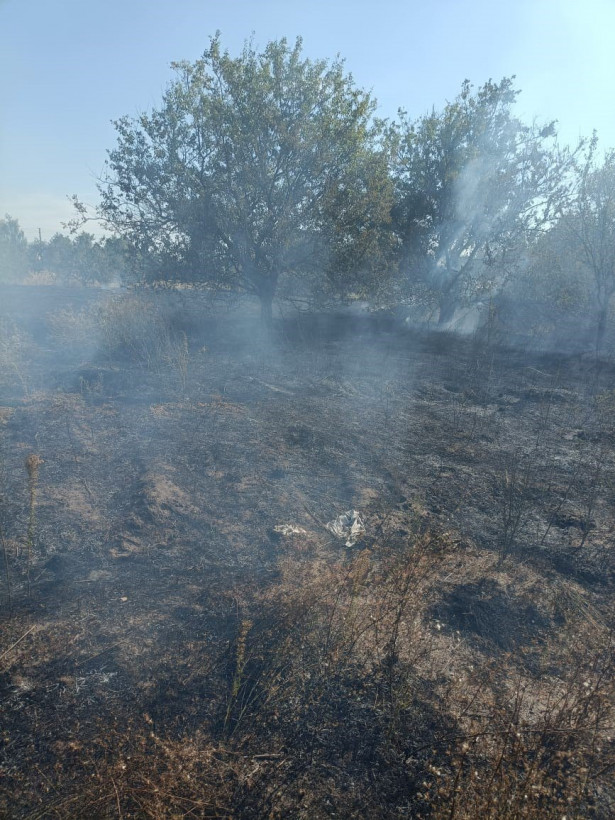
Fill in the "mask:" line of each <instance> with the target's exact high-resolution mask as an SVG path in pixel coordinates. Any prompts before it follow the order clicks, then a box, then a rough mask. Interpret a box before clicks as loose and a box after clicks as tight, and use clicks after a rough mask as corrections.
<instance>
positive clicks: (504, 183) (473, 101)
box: [395, 78, 570, 322]
mask: <svg viewBox="0 0 615 820" xmlns="http://www.w3.org/2000/svg"><path fill="white" fill-rule="evenodd" d="M513 79H514V78H504V79H503V80H501V82H500V83H494V82H492V81H489V82H487V83H485V85H483V86H482V87H481V88H479V89H478V91H476V92H473V91H472V86H471V85H470V83H469V82H468V81H467V80H466V81H465V82H464V83H463V85H462V89H461V93H460V94H459V96H458V97H457V98H456V99H455V100H454V101H453V102H451V103H447V105H446V106H445V107H444V109H443V110H442V111H441V112H436V111H435V110H434V111H432V112H431V113H430V114H428V115H425V116H423V117H421V118H420V119H418V120H416V121H415V122H409V121H408V120H407V118H406V117H405V115H402V120H401V128H400V133H399V149H398V160H397V167H396V171H395V178H396V184H397V202H396V207H395V225H396V228H397V230H398V232H399V234H400V237H401V240H402V243H403V248H404V263H405V266H406V269H407V270H408V271H410V272H412V271H414V272H416V271H417V270H418V271H419V272H420V273H421V274H422V276H423V278H424V279H426V280H427V281H428V282H429V284H430V285H431V286H432V287H433V288H434V289H435V291H436V292H437V294H438V302H439V319H440V321H441V322H446V321H448V320H449V319H450V318H451V317H452V315H453V313H454V311H455V309H456V307H458V306H459V304H460V303H462V302H463V299H464V297H468V296H473V297H476V295H477V293H480V291H481V289H485V288H489V287H492V286H493V285H494V283H495V281H496V280H497V279H498V278H499V279H500V280H501V279H502V277H503V276H505V274H506V270H507V268H510V266H512V265H513V263H514V261H515V260H516V259H518V258H519V253H520V250H522V248H523V243H524V241H525V240H526V239H527V236H528V233H529V232H532V231H534V230H536V229H537V228H538V227H539V226H541V225H544V224H545V223H548V222H549V220H551V219H552V218H553V217H554V215H555V212H556V209H557V206H558V204H559V202H560V199H561V197H562V196H564V195H565V194H566V191H567V186H568V181H567V176H566V169H567V167H569V165H570V155H569V154H568V153H567V152H560V151H559V150H558V149H557V144H556V142H555V128H554V125H553V124H549V125H547V126H544V127H537V126H527V125H524V124H523V123H522V122H520V121H519V120H518V119H517V118H516V117H514V116H513V113H512V107H513V104H514V102H515V100H516V97H517V95H518V93H519V92H518V91H516V90H515V89H514V86H513ZM500 284H501V281H500Z"/></svg>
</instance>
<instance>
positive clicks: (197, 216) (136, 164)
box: [100, 36, 392, 320]
mask: <svg viewBox="0 0 615 820" xmlns="http://www.w3.org/2000/svg"><path fill="white" fill-rule="evenodd" d="M301 50H302V43H301V40H300V39H298V40H297V41H296V43H295V45H294V46H293V47H291V46H289V45H288V43H287V41H286V40H284V39H282V40H280V41H277V42H271V43H269V44H268V45H267V46H266V48H265V49H264V50H263V51H262V53H257V51H256V50H255V49H254V47H253V46H252V44H246V45H245V46H244V49H243V51H242V53H241V55H240V56H239V57H237V58H232V57H231V56H229V54H228V52H223V51H222V50H221V46H220V41H219V37H218V36H216V37H215V38H214V39H213V40H212V42H211V45H210V48H209V49H208V50H207V51H205V53H204V54H203V56H202V58H201V59H200V60H197V61H196V62H194V63H188V62H182V63H177V64H174V66H173V67H174V70H175V72H176V75H177V77H176V80H175V81H174V82H173V83H172V84H171V85H170V87H169V88H168V89H167V91H166V93H165V94H164V97H163V102H162V105H161V107H160V108H158V109H156V110H153V111H152V112H151V113H150V114H144V115H142V116H140V117H138V118H137V119H136V120H135V119H129V118H123V119H121V120H119V121H118V122H117V123H116V129H117V135H118V141H117V146H116V148H115V149H114V150H112V151H111V152H110V154H109V160H108V167H107V175H106V178H105V180H104V181H103V183H102V184H101V188H100V190H101V194H102V204H101V207H100V214H101V216H102V217H103V219H104V220H105V221H106V223H107V224H108V225H109V226H111V227H112V228H113V229H114V230H115V231H117V232H118V233H119V234H120V235H121V236H123V237H125V238H127V239H128V240H129V241H130V243H131V244H132V246H133V247H134V248H135V249H137V250H138V251H139V252H140V253H141V255H142V258H143V259H144V260H145V259H149V260H151V259H154V260H155V261H156V264H155V265H154V269H153V271H152V272H151V273H152V275H154V276H158V277H160V278H165V279H173V278H182V279H189V280H192V281H197V282H209V283H212V284H215V285H217V286H221V287H224V288H233V289H237V288H239V289H242V290H244V291H246V292H248V293H252V294H254V295H256V296H257V297H258V298H259V299H260V301H261V305H262V311H263V316H264V318H265V319H266V320H270V318H271V305H272V299H273V297H274V294H275V293H276V290H277V288H278V285H279V283H280V280H281V279H289V278H292V279H294V280H295V281H297V282H299V283H302V284H303V285H304V286H308V287H310V288H316V289H317V290H319V291H320V292H326V291H338V292H339V291H342V292H344V291H345V292H347V291H349V290H353V289H354V290H355V291H356V290H360V289H361V288H362V287H363V286H365V282H367V281H370V282H372V280H373V277H374V275H376V274H377V273H378V271H380V269H384V268H386V265H387V264H388V259H389V255H388V249H389V246H388V244H387V243H388V242H390V233H388V231H387V224H388V221H389V214H390V207H391V204H392V184H391V182H390V180H389V176H388V163H387V157H386V154H385V151H384V150H383V148H382V147H381V142H380V137H381V135H382V129H381V128H380V127H379V126H378V125H377V124H374V122H373V119H372V116H373V112H374V108H375V102H374V101H373V100H372V99H371V98H370V95H369V94H367V93H365V92H364V91H362V90H360V89H358V88H356V87H355V85H354V82H353V79H352V77H351V76H350V75H348V74H345V73H344V66H343V63H342V62H341V61H339V60H338V61H335V62H333V63H328V62H326V61H311V60H308V59H304V58H303V57H302V53H301ZM372 283H373V282H372Z"/></svg>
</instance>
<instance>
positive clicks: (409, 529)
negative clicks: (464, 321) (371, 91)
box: [0, 288, 615, 818]
mask: <svg viewBox="0 0 615 820" xmlns="http://www.w3.org/2000/svg"><path fill="white" fill-rule="evenodd" d="M2 297H3V298H2V301H1V302H0V314H2V315H1V316H0V321H1V322H2V323H3V324H2V325H1V327H0V330H2V332H3V334H4V335H3V341H2V346H0V357H1V358H2V361H1V362H0V383H1V392H0V405H1V406H0V447H1V449H0V458H1V462H0V471H1V472H0V478H1V484H0V496H1V498H0V525H1V539H2V544H1V546H2V555H1V556H0V558H1V559H2V569H1V572H0V624H1V633H0V716H1V717H0V720H1V724H0V732H1V736H0V744H1V745H0V814H1V815H2V816H5V817H20V818H21V817H27V818H35V817H36V818H42V817H54V818H74V817H84V818H86V817H87V818H95V817H101V818H108V817H109V818H110V817H120V818H128V817H155V818H158V817H160V818H162V817H169V818H179V817H237V818H240V817H249V818H252V817H255V818H260V817H263V818H265V817H302V818H319V817H383V818H384V817H387V818H389V817H390V818H393V817H450V818H454V817H460V818H462V817H463V818H471V817H476V816H479V815H481V814H482V815H483V816H485V817H493V818H499V817H510V818H513V817H515V818H516V817H518V818H529V817H536V818H538V817H562V816H564V815H566V816H567V817H595V818H607V817H610V816H613V813H614V811H615V790H614V788H613V762H614V760H615V748H614V740H613V738H614V735H613V731H614V728H613V725H614V724H613V698H612V695H613V692H612V686H613V675H612V659H613V658H612V643H611V636H612V630H613V589H614V587H613V585H614V581H615V562H614V560H613V556H614V552H613V534H614V527H615V507H614V501H615V379H614V377H615V364H614V363H613V362H611V361H609V360H607V359H604V360H596V359H595V358H592V357H590V356H585V357H582V356H575V357H572V356H565V355H559V354H556V353H544V352H543V353H537V352H533V351H532V349H531V346H529V345H528V346H526V347H524V348H520V347H515V348H512V347H507V346H506V345H504V344H502V343H501V342H502V340H500V343H499V344H495V343H494V342H493V340H492V339H491V340H490V342H489V344H488V343H487V342H486V340H485V339H482V338H481V337H480V336H479V335H477V336H472V337H460V336H457V335H455V334H445V333H436V332H433V331H431V332H428V331H421V332H419V331H416V330H409V329H407V328H403V327H399V326H397V325H395V324H394V323H387V322H384V321H382V320H375V319H372V318H370V317H363V318H357V317H354V318H352V317H349V316H348V315H346V316H339V315H338V316H316V317H315V316H301V317H293V318H286V319H284V320H281V319H280V320H278V322H277V323H276V326H275V328H274V331H273V334H272V335H264V334H263V333H262V331H261V330H260V328H259V325H258V322H257V320H256V319H255V317H254V314H253V312H252V311H251V309H250V308H249V307H246V306H244V305H238V306H237V305H234V306H231V307H228V306H222V307H221V306H216V305H213V306H212V305H210V304H209V303H207V302H206V300H205V299H204V298H203V297H200V296H198V295H194V294H192V295H188V296H183V297H180V296H178V295H177V294H169V293H165V292H162V293H159V294H154V295H147V296H146V297H140V296H138V295H137V296H134V295H114V294H111V295H110V294H101V293H99V292H96V291H86V290H83V291H79V290H74V291H64V290H61V289H59V288H58V289H56V288H49V289H35V288H22V289H18V288H17V289H15V288H13V289H6V291H5V292H4V293H3V294H2ZM122 299H130V300H132V302H131V303H130V310H128V311H122V310H121V309H119V308H117V306H118V305H119V304H120V303H121V300H122ZM141 300H142V301H141ZM102 303H104V304H106V305H107V308H106V310H107V313H106V314H105V316H106V318H105V321H106V322H107V326H106V329H105V328H103V329H104V330H105V332H104V333H101V319H100V316H99V314H98V313H97V310H98V306H99V305H100V304H102ZM152 305H153V307H152ZM141 309H143V310H144V315H145V320H144V321H141V320H140V319H138V317H137V318H135V311H139V310H141ZM148 311H149V312H148ZM151 311H153V313H152V312H151ZM148 317H149V318H151V317H153V319H152V321H151V322H150V321H149V319H148ZM110 322H111V325H109V323H110ZM113 322H116V324H113ZM119 323H123V324H124V325H126V324H128V325H130V324H131V323H134V326H130V327H129V328H128V331H129V332H128V333H123V332H122V333H119V332H118V328H119V327H120V324H119ZM144 328H147V329H146V330H144ZM123 330H125V328H123ZM131 334H132V335H131ZM156 334H158V337H159V338H157V337H156ZM145 337H146V338H145ZM116 342H117V343H116ZM32 455H36V456H38V457H39V458H40V459H41V460H42V462H41V463H40V464H39V465H36V466H34V467H33V466H32V462H30V465H31V466H30V470H29V471H28V469H26V459H27V458H28V457H29V456H32ZM352 509H356V510H358V511H359V513H360V514H361V516H362V519H363V521H364V525H365V533H364V535H363V536H362V537H361V538H360V539H359V541H358V542H357V543H356V544H354V545H353V546H350V547H347V546H346V545H345V543H344V541H343V540H340V539H338V538H336V537H335V536H334V535H333V534H332V533H331V532H330V531H329V530H328V529H327V528H326V523H327V522H329V521H331V520H332V519H334V518H336V517H337V516H338V515H340V514H341V513H343V512H345V511H347V510H352ZM283 525H292V526H293V527H294V528H295V530H296V531H295V532H288V531H286V533H284V532H282V531H281V529H280V528H281V527H282V526H283ZM276 528H277V529H276Z"/></svg>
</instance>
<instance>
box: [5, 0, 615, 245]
mask: <svg viewBox="0 0 615 820" xmlns="http://www.w3.org/2000/svg"><path fill="white" fill-rule="evenodd" d="M217 29H220V31H221V32H222V43H223V45H224V46H226V47H228V48H229V50H230V51H231V53H237V52H238V51H239V50H240V49H241V46H242V44H243V42H244V40H245V39H246V38H248V37H250V35H251V34H252V33H254V35H255V41H256V43H257V45H260V46H262V45H265V43H266V42H267V41H269V40H271V39H274V38H279V37H282V36H287V37H288V38H289V39H290V40H292V41H294V39H295V37H296V36H297V35H301V36H302V37H303V40H304V51H305V53H306V55H307V56H310V57H314V58H320V57H325V58H333V57H335V56H336V54H338V53H339V54H340V55H341V56H342V57H344V58H345V59H346V67H347V69H348V70H349V71H350V72H352V74H353V75H354V77H355V80H356V82H357V83H358V84H359V85H360V86H363V87H365V88H369V89H371V90H372V91H373V93H374V95H375V96H376V97H377V99H378V100H379V102H380V112H379V113H380V114H381V115H382V116H388V117H394V116H395V115H396V112H397V109H398V107H403V108H405V109H406V110H407V111H408V112H409V114H410V116H411V117H415V116H420V115H421V114H423V113H425V112H426V111H427V110H428V109H430V108H431V107H432V106H434V105H435V106H436V108H439V107H441V106H442V105H443V104H444V102H445V101H446V100H450V99H453V98H454V97H455V96H456V94H457V92H458V91H459V89H460V87H461V83H462V81H463V80H464V78H466V77H467V78H468V79H470V80H471V81H472V82H473V83H474V84H475V85H477V86H478V85H481V84H482V83H484V82H485V81H486V80H488V79H489V78H492V79H494V80H499V79H501V78H502V77H503V76H508V75H511V74H515V75H516V76H517V81H516V84H517V87H518V88H520V89H521V90H522V92H523V93H522V95H521V98H520V101H519V106H518V109H519V113H520V114H522V115H523V116H524V117H525V118H526V119H531V118H533V117H538V118H539V119H541V120H550V119H554V118H555V119H558V120H559V123H560V126H559V128H560V135H561V139H562V141H563V142H575V141H576V139H577V137H578V136H579V135H580V134H583V135H589V134H590V133H591V131H592V129H593V128H597V129H598V132H599V134H600V136H601V140H602V143H603V144H604V145H606V146H615V106H614V102H615V100H614V89H615V46H614V42H615V0H574V1H573V0H508V2H505V3H498V2H495V0H405V2H404V0H286V2H282V0H251V2H250V0H226V2H222V0H0V116H1V121H0V216H2V215H4V214H5V213H10V214H11V215H12V216H13V217H16V218H17V219H19V221H20V224H21V226H22V227H23V228H24V230H25V231H26V234H27V235H28V237H29V238H33V237H34V236H35V235H36V233H37V230H38V228H39V227H40V228H41V230H42V233H43V238H47V239H48V238H49V237H50V236H51V235H52V234H53V233H54V232H55V231H57V230H60V223H61V222H62V221H63V220H65V219H66V218H68V217H70V216H71V209H70V205H69V204H68V203H67V200H66V197H67V196H68V195H70V194H73V193H76V194H78V195H79V197H80V198H81V199H83V200H84V201H86V202H88V203H91V204H95V203H96V201H97V193H96V178H97V176H99V175H100V173H101V171H102V169H103V166H104V161H105V158H106V151H107V149H109V148H112V147H113V145H114V141H115V137H114V130H113V127H112V125H111V123H110V121H111V120H112V119H115V118H118V117H120V116H122V115H124V114H128V115H136V114H137V113H139V112H140V111H142V110H147V109H149V108H151V107H153V106H155V105H157V104H158V102H159V101H160V98H161V94H162V91H163V89H164V88H165V86H166V85H167V83H168V82H169V81H170V80H171V78H172V72H171V70H170V67H169V64H170V62H171V61H173V60H181V59H188V60H193V59H196V58H198V57H199V56H200V55H201V53H202V52H203V50H204V49H205V48H206V46H207V44H208V42H209V37H210V35H212V34H214V33H215V31H216V30H217Z"/></svg>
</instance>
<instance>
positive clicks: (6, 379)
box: [0, 317, 35, 396]
mask: <svg viewBox="0 0 615 820" xmlns="http://www.w3.org/2000/svg"><path fill="white" fill-rule="evenodd" d="M34 349H35V345H34V342H33V340H32V339H31V337H30V336H29V335H28V334H27V333H26V332H25V331H24V330H22V328H20V327H19V326H18V325H17V324H16V323H15V322H13V321H12V320H10V319H7V318H4V317H0V388H3V389H5V390H14V389H15V388H17V389H18V390H20V392H21V393H22V395H23V396H27V395H28V394H29V392H30V380H29V376H28V362H29V361H30V359H31V357H32V354H33V351H34Z"/></svg>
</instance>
